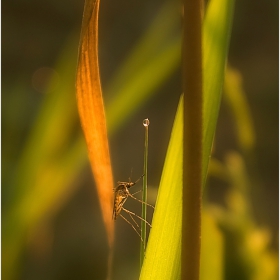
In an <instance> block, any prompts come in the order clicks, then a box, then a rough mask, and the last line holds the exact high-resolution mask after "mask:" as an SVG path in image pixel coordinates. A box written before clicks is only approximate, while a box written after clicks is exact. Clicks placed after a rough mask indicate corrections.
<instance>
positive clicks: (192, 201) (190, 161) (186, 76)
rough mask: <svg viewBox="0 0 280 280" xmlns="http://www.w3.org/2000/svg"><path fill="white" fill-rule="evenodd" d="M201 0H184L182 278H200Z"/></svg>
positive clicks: (195, 279) (197, 279)
mask: <svg viewBox="0 0 280 280" xmlns="http://www.w3.org/2000/svg"><path fill="white" fill-rule="evenodd" d="M202 9H203V8H202V1H201V0H184V26H183V28H184V29H183V46H182V54H183V89H184V134H183V138H184V140H183V141H184V143H183V150H184V151H183V213H182V255H181V257H182V263H181V279H191V280H199V270H200V238H201V194H202V104H203V103H202V102H203V100H202Z"/></svg>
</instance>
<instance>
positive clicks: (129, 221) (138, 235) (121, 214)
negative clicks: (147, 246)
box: [120, 214, 144, 242]
mask: <svg viewBox="0 0 280 280" xmlns="http://www.w3.org/2000/svg"><path fill="white" fill-rule="evenodd" d="M120 216H121V217H122V218H123V219H124V220H125V221H126V222H127V223H129V224H130V225H131V226H132V228H133V229H134V231H135V232H136V233H137V235H138V236H139V237H140V239H141V241H142V242H144V241H143V239H142V237H141V235H140V234H139V232H138V231H137V229H136V228H135V227H134V225H133V224H132V223H131V222H130V221H129V220H128V219H126V218H125V217H124V216H123V215H122V214H120Z"/></svg>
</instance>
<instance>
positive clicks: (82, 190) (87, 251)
mask: <svg viewBox="0 0 280 280" xmlns="http://www.w3.org/2000/svg"><path fill="white" fill-rule="evenodd" d="M161 3H162V1H159V0H155V1H127V0H119V1H107V0H101V6H100V27H99V30H100V39H99V49H100V54H99V55H100V69H101V80H102V85H103V86H104V87H105V86H106V83H108V81H109V80H110V78H111V77H112V75H113V74H114V72H115V71H117V69H118V67H119V65H120V64H121V62H122V61H123V60H124V59H125V57H126V55H127V53H128V52H129V51H130V49H131V48H132V46H133V45H134V44H136V43H137V40H138V39H139V37H140V36H141V34H143V32H144V31H145V30H146V29H147V27H148V26H149V24H150V22H151V20H152V18H153V16H154V15H155V14H156V12H157V11H158V9H159V5H161ZM278 10H279V9H278V3H277V1H273V0H266V1H265V0H261V1H256V2H252V1H248V0H243V1H236V11H235V17H234V22H233V31H232V36H231V44H230V50H229V62H230V64H231V65H232V66H233V67H234V68H236V69H238V70H239V71H240V72H241V74H242V77H243V84H244V89H245V92H246V95H247V99H248V102H249V104H250V109H251V112H252V117H253V121H254V126H255V132H256V149H255V155H256V166H257V170H258V172H259V174H258V175H259V178H260V185H261V188H260V189H259V190H258V191H257V192H254V191H252V200H253V204H254V215H255V218H256V221H257V223H258V224H259V225H262V226H266V227H268V228H271V229H272V230H273V246H274V248H275V249H276V248H277V247H278V197H279V195H278V171H279V166H278V114H279V112H278V105H279V103H278V75H279V74H278V48H279V46H278ZM82 12H83V1H77V0H74V1H64V0H60V1H55V0H49V1H35V0H29V1H24V0H5V1H2V165H3V166H4V167H5V168H9V167H12V166H13V165H14V164H16V162H17V158H18V156H19V155H20V151H21V148H22V147H23V145H24V140H25V139H26V137H27V135H28V132H29V130H30V128H31V126H32V124H33V120H34V118H35V117H36V115H37V113H38V108H39V106H40V104H41V102H42V99H43V94H42V93H39V92H38V90H36V89H35V88H34V87H33V86H32V76H33V74H34V73H35V71H36V70H37V69H39V68H41V67H50V68H52V67H54V65H55V62H56V61H57V59H58V56H59V55H60V53H61V52H62V51H63V48H64V47H65V44H66V42H67V40H68V39H69V37H70V36H72V35H73V34H75V33H76V34H78V32H79V30H80V26H81V20H82ZM76 45H77V49H78V37H77V41H76ZM73 59H75V60H76V59H77V58H73ZM180 78H181V77H180V71H179V69H178V70H177V71H176V72H175V73H174V74H173V75H172V77H170V79H169V80H168V81H166V83H165V84H164V85H163V86H162V87H161V88H160V89H159V92H160V94H158V95H156V96H155V97H154V98H153V99H152V100H150V101H149V103H147V104H146V105H145V106H144V108H142V109H141V110H140V111H139V112H137V113H136V114H135V115H134V116H133V117H131V118H130V120H129V121H128V122H127V124H126V125H125V126H123V127H121V129H119V130H118V131H117V132H116V133H115V134H114V135H113V136H112V137H111V139H110V150H111V156H112V163H113V168H114V176H115V181H118V180H121V181H125V180H127V179H128V177H129V176H130V175H131V168H133V172H132V178H133V179H137V178H138V177H139V176H140V175H141V173H142V165H143V139H144V136H143V131H142V127H141V122H142V120H143V119H144V118H146V117H148V118H149V119H150V121H151V125H150V146H149V184H150V185H151V187H152V192H156V191H153V187H155V188H156V187H157V186H158V184H159V180H160V174H161V171H162V167H163V162H164V158H165V153H166V148H167V145H168V141H169V135H170V130H171V127H172V123H173V119H174V116H175V112H176V107H177V103H178V98H179V96H180V93H181V86H180V83H181V82H180ZM17 83H18V84H19V83H21V84H24V85H25V90H24V91H23V92H22V94H23V95H24V97H23V98H22V99H21V100H23V102H21V103H20V104H18V107H17V108H14V110H16V114H17V115H20V116H21V117H20V118H15V117H13V114H9V110H3V108H4V107H5V106H6V104H7V103H6V101H7V100H10V99H11V98H13V96H11V95H10V94H11V89H12V88H13V87H14V86H15V85H16V84H17ZM73 86H74V81H73ZM170 91H172V92H173V94H172V95H171V94H170ZM105 94H106V92H105ZM106 98H109V97H106V96H105V99H106ZM11 111H12V109H11ZM11 130H14V131H17V135H19V137H17V138H16V139H15V138H12V137H10V136H9V131H11ZM235 149H238V147H237V144H236V139H235V136H234V132H233V129H232V119H231V115H230V113H229V112H228V108H227V107H226V105H225V104H224V103H222V106H221V114H220V117H219V121H218V128H217V134H216V142H215V156H216V157H217V158H220V159H222V158H223V155H224V154H225V153H226V152H227V151H228V150H235ZM2 177H3V179H2V189H4V188H6V187H7V186H8V180H9V177H8V176H5V174H3V176H2ZM81 178H82V179H81V180H80V187H79V189H78V191H77V192H76V193H75V194H74V196H73V197H71V198H70V200H69V201H68V202H67V203H66V204H65V206H64V208H63V209H62V210H60V211H59V213H57V215H56V217H55V220H54V221H53V225H52V227H51V233H50V235H51V236H52V238H51V239H50V243H49V250H47V251H46V253H45V254H43V255H42V256H40V257H38V256H37V255H34V254H33V253H32V252H33V251H32V248H26V249H25V251H24V253H23V257H22V267H23V273H22V277H21V278H20V279H104V277H105V274H104V271H105V267H106V263H105V261H106V252H105V251H104V250H103V249H102V245H103V246H104V244H106V240H105V231H104V229H103V226H102V221H101V218H100V212H99V211H100V210H99V207H98V201H97V197H96V193H95V192H94V193H93V191H92V187H91V186H92V184H93V183H92V177H91V172H90V168H89V166H88V167H87V168H86V169H85V170H84V171H83V174H81ZM209 189H210V192H211V184H210V186H209ZM210 197H213V199H215V198H217V197H218V195H215V193H213V194H212V196H211V195H210ZM2 203H4V204H5V203H7V202H6V201H5V196H4V197H3V196H2ZM92 205H96V207H94V208H93V207H92ZM133 207H134V206H133V205H129V204H128V206H127V208H129V209H131V208H133ZM135 211H138V210H135ZM116 229H117V232H116V251H115V263H114V271H115V272H114V274H115V277H114V279H134V277H135V275H137V273H136V274H135V270H136V271H137V269H138V259H137V257H138V250H139V248H138V247H139V238H138V237H137V235H136V234H135V233H134V232H133V230H132V229H131V228H130V227H129V226H128V225H127V224H125V222H124V221H122V220H119V221H118V223H117V225H116ZM2 258H5V256H3V255H2ZM124 275H125V278H123V277H124ZM135 279H136V278H135Z"/></svg>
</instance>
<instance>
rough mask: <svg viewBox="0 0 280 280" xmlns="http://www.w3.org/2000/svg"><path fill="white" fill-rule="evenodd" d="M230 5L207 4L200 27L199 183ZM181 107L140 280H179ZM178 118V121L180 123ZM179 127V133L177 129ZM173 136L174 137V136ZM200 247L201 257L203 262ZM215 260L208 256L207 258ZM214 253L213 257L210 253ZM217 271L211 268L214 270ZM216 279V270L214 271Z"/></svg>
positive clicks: (220, 79) (212, 129)
mask: <svg viewBox="0 0 280 280" xmlns="http://www.w3.org/2000/svg"><path fill="white" fill-rule="evenodd" d="M233 3H234V1H232V0H228V1H222V0H212V1H211V2H210V3H209V6H208V9H207V12H206V16H205V20H204V26H203V44H204V48H203V56H204V65H203V66H204V68H203V69H204V73H203V75H204V85H203V94H204V104H203V113H204V116H203V117H204V126H203V139H204V143H203V181H204V182H205V180H206V175H207V168H208V163H209V158H210V154H211V147H212V142H213V137H214V134H215V129H216V122H217V117H218V112H219V106H220V100H221V89H222V85H223V78H224V68H225V62H226V56H227V51H228V44H229V37H230V36H229V34H230V32H231V22H232V16H233ZM181 114H182V108H181V107H180V106H179V109H178V112H177V115H176V120H175V123H174V127H173V130H172V136H171V140H170V144H169V147H168V152H167V156H166V160H165V165H164V169H163V173H162V179H161V183H160V187H159V195H158V198H157V203H156V209H155V213H154V218H153V223H152V226H153V228H152V229H151V232H150V237H149V241H148V247H147V252H146V259H145V260H144V264H143V267H142V270H141V275H140V279H142V280H143V279H168V280H170V279H179V278H180V271H181V262H180V260H181V249H180V248H181V226H182V224H181V210H182V200H181V195H182V190H181V188H182V152H183V147H182V129H183V124H182V115H181ZM180 118H181V119H180ZM180 129H181V132H179V130H180ZM174 135H175V136H174ZM205 253H207V252H205V251H204V249H203V248H202V258H206V257H207V256H205ZM220 253H221V252H219V253H218V255H219V256H215V255H213V258H215V257H218V258H220ZM213 254H214V253H213ZM219 269H220V267H219V266H217V270H219ZM215 275H217V279H220V278H219V275H221V272H220V271H217V272H216V273H215ZM212 279H213V278H212Z"/></svg>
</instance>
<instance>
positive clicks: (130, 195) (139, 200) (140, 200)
mask: <svg viewBox="0 0 280 280" xmlns="http://www.w3.org/2000/svg"><path fill="white" fill-rule="evenodd" d="M128 195H129V196H130V197H131V198H133V199H135V200H137V201H139V202H141V203H143V204H146V205H148V206H150V207H152V208H154V209H155V207H154V206H153V205H151V204H149V203H146V202H144V201H142V200H140V199H138V198H136V197H135V196H133V195H132V194H131V193H129V194H128Z"/></svg>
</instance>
